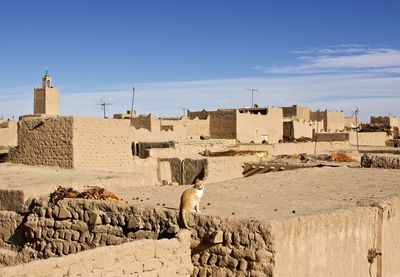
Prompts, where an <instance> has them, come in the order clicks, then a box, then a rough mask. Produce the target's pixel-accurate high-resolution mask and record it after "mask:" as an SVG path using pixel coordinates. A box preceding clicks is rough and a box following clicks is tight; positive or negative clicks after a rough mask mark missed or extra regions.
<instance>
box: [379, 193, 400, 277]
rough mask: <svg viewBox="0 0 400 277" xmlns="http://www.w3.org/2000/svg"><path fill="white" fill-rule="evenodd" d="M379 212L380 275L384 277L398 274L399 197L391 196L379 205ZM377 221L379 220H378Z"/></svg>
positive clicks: (399, 249) (399, 243)
mask: <svg viewBox="0 0 400 277" xmlns="http://www.w3.org/2000/svg"><path fill="white" fill-rule="evenodd" d="M379 208H380V209H381V213H380V214H379V216H380V217H381V218H380V220H381V222H382V226H379V225H378V228H382V229H381V230H382V231H381V236H382V238H381V239H382V243H381V248H382V249H381V250H382V258H381V259H382V275H381V276H385V277H396V276H399V272H400V263H399V253H400V240H399V230H400V199H399V198H398V197H393V198H392V199H391V200H390V201H388V203H385V205H382V206H380V207H379ZM378 223H379V222H378Z"/></svg>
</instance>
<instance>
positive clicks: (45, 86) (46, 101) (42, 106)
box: [33, 70, 60, 115]
mask: <svg viewBox="0 0 400 277" xmlns="http://www.w3.org/2000/svg"><path fill="white" fill-rule="evenodd" d="M33 113H34V114H46V115H58V114H60V89H59V88H55V87H53V85H52V83H51V76H50V75H49V74H48V72H47V70H46V73H45V74H44V76H43V78H42V87H40V88H35V89H34V100H33Z"/></svg>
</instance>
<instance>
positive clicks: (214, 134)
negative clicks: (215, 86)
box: [187, 109, 236, 139]
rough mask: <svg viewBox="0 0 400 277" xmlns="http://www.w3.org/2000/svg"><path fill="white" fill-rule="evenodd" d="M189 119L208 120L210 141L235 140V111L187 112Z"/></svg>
mask: <svg viewBox="0 0 400 277" xmlns="http://www.w3.org/2000/svg"><path fill="white" fill-rule="evenodd" d="M187 116H188V118H190V119H194V118H196V117H197V118H199V119H207V118H209V120H210V127H209V128H210V131H209V132H210V137H211V138H212V139H236V110H234V109H226V110H225V109H219V110H217V111H210V112H208V111H206V110H202V111H199V112H192V111H188V112H187Z"/></svg>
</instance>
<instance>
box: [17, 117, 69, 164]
mask: <svg viewBox="0 0 400 277" xmlns="http://www.w3.org/2000/svg"><path fill="white" fill-rule="evenodd" d="M18 124H19V126H18V146H17V147H15V148H12V149H11V150H10V161H11V162H13V163H22V164H29V165H45V166H59V167H64V168H72V167H73V158H74V153H73V131H72V128H73V127H72V126H73V118H72V117H70V116H63V117H61V116H51V117H32V118H30V117H26V118H23V119H22V120H20V121H19V123H18Z"/></svg>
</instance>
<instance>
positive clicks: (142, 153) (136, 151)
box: [132, 141, 175, 159]
mask: <svg viewBox="0 0 400 277" xmlns="http://www.w3.org/2000/svg"><path fill="white" fill-rule="evenodd" d="M174 146H175V142H174V141H160V142H135V143H134V144H133V145H132V149H133V155H135V156H138V157H139V158H141V159H145V158H148V157H150V151H149V150H150V149H152V148H171V147H172V148H173V147H174Z"/></svg>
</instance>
